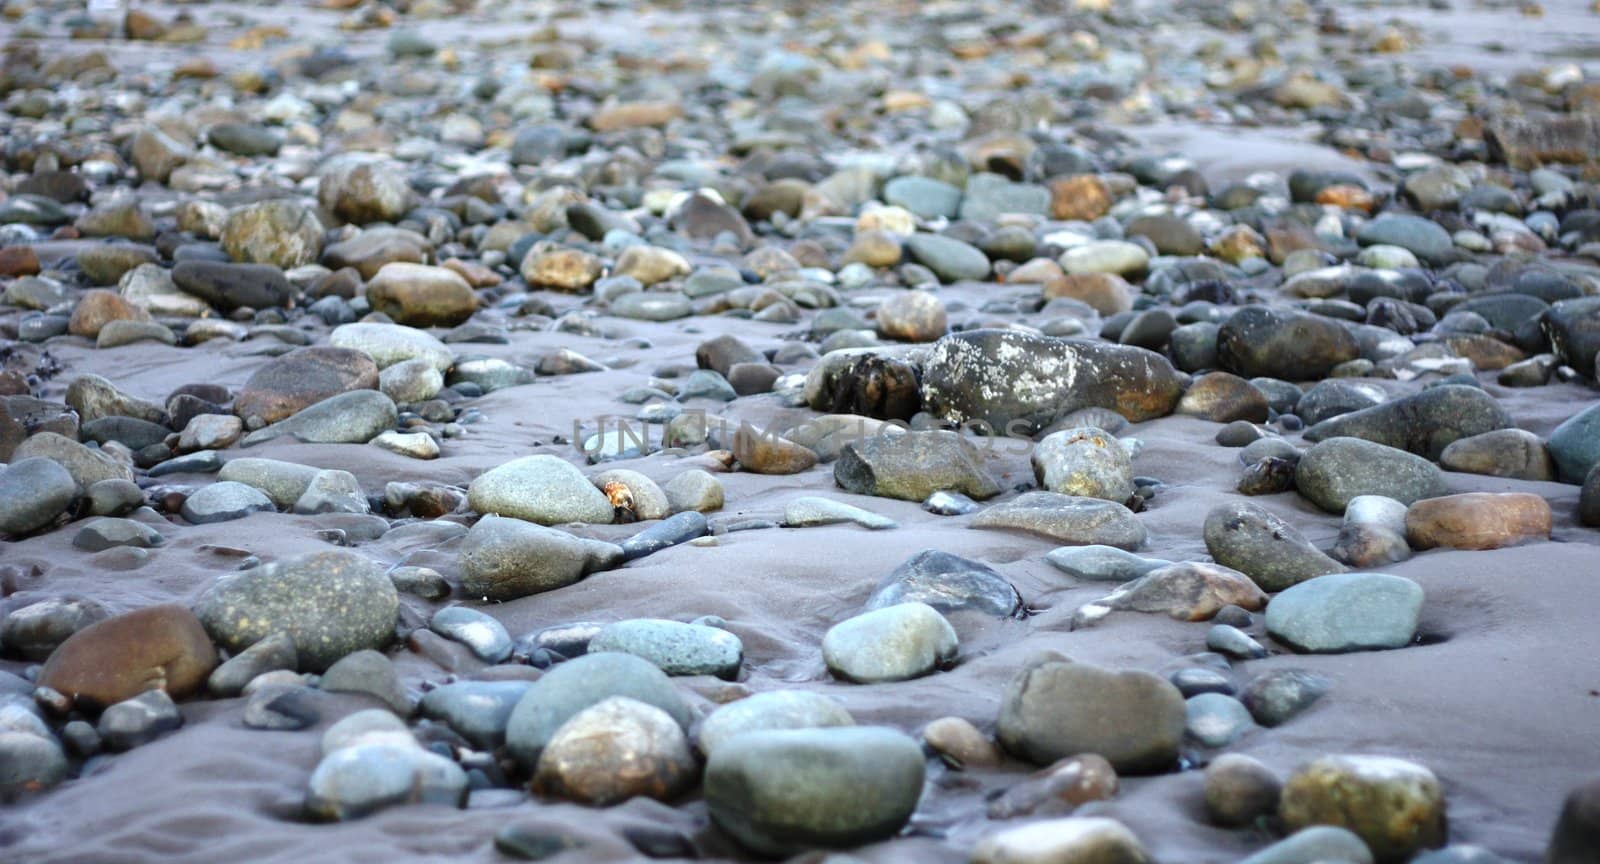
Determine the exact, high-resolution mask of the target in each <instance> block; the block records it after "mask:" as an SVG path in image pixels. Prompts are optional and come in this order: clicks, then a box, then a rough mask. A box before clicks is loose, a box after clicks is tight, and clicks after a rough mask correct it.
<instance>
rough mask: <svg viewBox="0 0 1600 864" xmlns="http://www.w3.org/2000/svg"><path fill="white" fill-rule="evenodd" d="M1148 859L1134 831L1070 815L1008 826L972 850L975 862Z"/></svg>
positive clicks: (1091, 863)
mask: <svg viewBox="0 0 1600 864" xmlns="http://www.w3.org/2000/svg"><path fill="white" fill-rule="evenodd" d="M1149 860H1151V859H1150V857H1149V855H1148V854H1146V852H1145V850H1144V847H1143V846H1142V845H1140V843H1139V838H1138V837H1136V836H1134V833H1133V832H1132V831H1129V830H1128V829H1127V827H1126V826H1124V825H1123V824H1122V823H1121V822H1118V821H1116V820H1115V819H1108V818H1106V817H1104V816H1071V817H1067V818H1065V819H1048V820H1045V821H1042V822H1034V823H1032V824H1029V825H1023V826H1020V827H1017V828H1007V829H1005V830H1003V831H999V832H996V833H994V834H990V835H988V836H986V837H983V838H981V839H980V840H979V841H978V845H977V846H975V847H973V850H972V862H973V864H1016V862H1024V861H1050V862H1059V864H1099V862H1105V864H1144V862H1148V861H1149Z"/></svg>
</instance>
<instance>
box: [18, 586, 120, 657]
mask: <svg viewBox="0 0 1600 864" xmlns="http://www.w3.org/2000/svg"><path fill="white" fill-rule="evenodd" d="M105 618H106V610H105V609H104V608H103V607H102V606H101V605H100V604H99V603H96V602H94V601H93V600H89V599H86V598H82V597H70V596H69V597H56V598H50V599H47V600H40V601H38V602H35V603H28V604H26V605H19V606H18V607H17V608H15V609H13V610H12V611H11V612H10V613H9V614H7V615H6V616H5V618H3V619H0V642H3V643H4V644H5V645H6V646H8V647H9V648H10V650H12V651H13V652H15V653H16V654H17V655H19V656H21V657H23V658H25V659H28V660H45V659H47V658H49V657H50V655H51V653H52V652H54V651H55V650H56V648H57V647H58V646H59V645H60V644H61V643H63V642H65V641H66V640H67V639H68V638H69V637H71V636H72V635H73V634H74V633H76V632H78V631H79V630H82V629H84V628H85V627H88V626H89V625H91V624H93V623H95V622H97V621H101V620H104V619H105Z"/></svg>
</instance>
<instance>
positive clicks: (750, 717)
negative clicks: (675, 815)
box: [695, 690, 855, 756]
mask: <svg viewBox="0 0 1600 864" xmlns="http://www.w3.org/2000/svg"><path fill="white" fill-rule="evenodd" d="M854 725H855V720H854V718H852V717H851V716H850V712H849V711H846V710H845V708H844V706H843V705H840V704H839V703H838V702H836V701H834V700H833V699H831V698H829V697H827V696H824V695H822V694H820V693H812V692H810V691H807V690H776V691H773V692H770V693H757V694H755V695H753V696H746V697H745V698H743V699H740V700H739V701H737V702H731V703H729V704H727V705H724V706H722V707H721V708H718V709H717V710H715V711H713V712H711V716H709V717H707V718H706V719H705V722H703V723H701V724H700V730H699V733H698V734H697V735H696V737H695V741H696V743H697V744H698V745H699V748H700V752H702V753H704V754H706V755H707V756H710V755H711V754H712V753H713V752H715V751H716V750H717V749H718V748H720V747H721V746H723V745H724V744H726V743H727V742H728V741H730V740H732V739H733V738H734V737H735V736H738V735H742V734H744V733H746V732H756V731H761V730H765V729H819V728H825V727H831V726H854Z"/></svg>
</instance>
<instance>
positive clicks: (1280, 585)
mask: <svg viewBox="0 0 1600 864" xmlns="http://www.w3.org/2000/svg"><path fill="white" fill-rule="evenodd" d="M1203 535H1204V537H1205V543H1206V551H1208V552H1210V553H1211V557H1212V558H1214V559H1216V562H1217V563H1218V564H1221V565H1223V566H1224V567H1231V568H1233V569H1235V570H1238V571H1239V572H1241V573H1243V574H1245V575H1246V576H1249V577H1250V578H1251V579H1252V580H1254V581H1255V583H1256V584H1257V585H1260V586H1261V588H1262V590H1265V591H1282V590H1283V589H1285V588H1288V587H1289V586H1291V585H1294V584H1297V583H1300V582H1304V581H1305V580H1307V579H1311V578H1313V577H1316V576H1322V575H1324V574H1327V573H1342V572H1344V569H1345V568H1344V565H1342V564H1340V563H1339V562H1337V561H1335V560H1333V559H1332V558H1330V557H1328V556H1327V555H1325V554H1323V552H1322V550H1320V549H1318V548H1317V547H1315V546H1313V545H1312V544H1311V541H1309V540H1307V539H1306V538H1305V536H1304V535H1302V534H1301V533H1300V532H1299V531H1298V530H1296V529H1295V527H1294V526H1292V525H1290V524H1289V523H1287V522H1285V521H1283V520H1282V519H1280V518H1278V517H1277V516H1276V515H1274V514H1273V513H1270V512H1268V511H1267V510H1265V509H1263V508H1261V507H1259V506H1257V505H1255V504H1251V503H1249V502H1247V501H1237V502H1233V503H1229V504H1223V505H1222V506H1220V507H1217V508H1216V509H1214V510H1212V511H1211V512H1210V513H1208V514H1207V515H1206V521H1205V527H1204V529H1203Z"/></svg>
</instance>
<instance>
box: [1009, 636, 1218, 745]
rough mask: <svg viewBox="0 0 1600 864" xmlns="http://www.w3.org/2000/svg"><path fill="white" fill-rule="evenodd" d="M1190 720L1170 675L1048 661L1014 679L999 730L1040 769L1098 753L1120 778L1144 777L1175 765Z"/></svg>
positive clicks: (1024, 671) (1181, 695)
mask: <svg viewBox="0 0 1600 864" xmlns="http://www.w3.org/2000/svg"><path fill="white" fill-rule="evenodd" d="M1186 716H1187V715H1186V712H1185V709H1184V703H1183V694H1181V693H1179V692H1178V688H1177V687H1174V686H1173V685H1172V684H1171V683H1169V682H1168V681H1167V680H1166V679H1165V678H1162V677H1160V676H1157V675H1152V674H1151V673H1149V672H1141V671H1132V670H1129V671H1123V672H1114V671H1111V670H1109V669H1102V668H1100V667H1098V666H1091V665H1089V664H1087V663H1073V662H1071V661H1061V660H1049V661H1045V662H1043V663H1038V664H1035V665H1033V666H1030V667H1028V668H1027V669H1024V670H1023V671H1022V672H1021V673H1020V674H1018V675H1017V677H1016V678H1014V679H1012V681H1011V683H1010V684H1009V685H1008V686H1007V687H1006V692H1005V696H1004V697H1003V701H1002V702H1001V705H1000V720H999V724H998V726H999V737H1000V743H1001V744H1002V745H1004V746H1005V748H1006V749H1007V750H1009V751H1011V752H1012V753H1013V754H1016V755H1017V756H1020V757H1022V758H1024V759H1027V760H1028V761H1030V762H1033V763H1035V764H1039V765H1049V764H1050V763H1052V762H1055V761H1056V760H1058V759H1064V758H1066V757H1068V756H1073V755H1076V754H1079V753H1098V754H1099V755H1101V756H1104V757H1105V758H1106V760H1107V761H1109V762H1110V763H1111V764H1112V765H1113V766H1114V767H1115V768H1116V769H1117V771H1118V772H1119V773H1142V772H1152V771H1164V770H1166V769H1167V768H1170V767H1172V766H1173V765H1174V764H1176V763H1177V761H1178V746H1179V745H1180V744H1181V743H1182V741H1183V729H1184V724H1185V721H1186Z"/></svg>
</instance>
